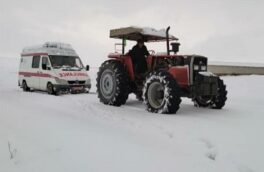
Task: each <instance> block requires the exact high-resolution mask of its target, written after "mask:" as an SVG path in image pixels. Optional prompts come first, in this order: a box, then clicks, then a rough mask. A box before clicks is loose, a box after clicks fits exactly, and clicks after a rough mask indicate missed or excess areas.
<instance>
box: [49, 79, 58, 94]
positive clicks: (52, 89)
mask: <svg viewBox="0 0 264 172" xmlns="http://www.w3.org/2000/svg"><path fill="white" fill-rule="evenodd" d="M47 92H48V94H51V95H57V92H56V91H55V90H54V86H53V85H52V83H50V82H49V83H48V84H47Z"/></svg>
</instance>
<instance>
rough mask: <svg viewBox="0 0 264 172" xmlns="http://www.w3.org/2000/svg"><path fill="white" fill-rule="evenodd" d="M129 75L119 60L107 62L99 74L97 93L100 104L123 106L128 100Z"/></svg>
mask: <svg viewBox="0 0 264 172" xmlns="http://www.w3.org/2000/svg"><path fill="white" fill-rule="evenodd" d="M128 78H129V77H128V74H127V70H126V68H125V66H124V64H123V63H122V62H120V61H117V60H108V61H105V62H104V63H103V64H102V65H101V67H100V68H99V72H98V73H97V79H96V81H97V83H96V87H97V92H98V98H99V99H100V102H102V103H104V104H108V105H113V106H121V105H123V104H125V103H126V100H127V99H128V94H129V92H128Z"/></svg>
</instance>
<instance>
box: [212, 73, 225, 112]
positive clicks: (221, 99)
mask: <svg viewBox="0 0 264 172" xmlns="http://www.w3.org/2000/svg"><path fill="white" fill-rule="evenodd" d="M226 100H227V91H226V85H225V84H224V81H223V80H222V79H220V78H219V79H218V89H217V96H215V97H214V98H213V101H212V104H211V108H213V109H222V107H224V106H225V102H226Z"/></svg>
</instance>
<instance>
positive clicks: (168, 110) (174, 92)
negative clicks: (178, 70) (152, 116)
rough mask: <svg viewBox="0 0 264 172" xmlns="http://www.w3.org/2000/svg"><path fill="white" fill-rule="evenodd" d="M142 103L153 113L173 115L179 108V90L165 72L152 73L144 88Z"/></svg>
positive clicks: (173, 80) (174, 81)
mask: <svg viewBox="0 0 264 172" xmlns="http://www.w3.org/2000/svg"><path fill="white" fill-rule="evenodd" d="M143 95H144V103H145V105H146V106H147V110H148V111H150V112H154V113H164V114H173V113H176V111H177V110H178V109H179V108H180V103H181V89H180V87H179V85H178V84H177V81H176V80H175V79H174V78H173V77H172V76H171V75H170V74H169V73H168V72H166V71H154V72H152V73H150V75H149V76H148V78H147V80H146V83H145V86H144V91H143Z"/></svg>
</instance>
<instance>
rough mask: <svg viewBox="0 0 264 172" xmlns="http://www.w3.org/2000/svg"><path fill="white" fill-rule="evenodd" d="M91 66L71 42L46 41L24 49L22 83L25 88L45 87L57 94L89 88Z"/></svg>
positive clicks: (20, 68)
mask: <svg viewBox="0 0 264 172" xmlns="http://www.w3.org/2000/svg"><path fill="white" fill-rule="evenodd" d="M88 70H89V66H88V65H87V66H86V67H84V66H83V64H82V61H81V59H80V57H79V56H78V55H77V53H76V52H75V50H74V49H73V48H72V47H71V45H70V44H65V43H57V42H46V43H45V44H43V45H41V46H35V47H28V48H24V49H23V51H22V53H21V59H20V66H19V81H18V85H19V86H20V87H21V88H22V89H23V90H24V91H30V90H42V91H47V92H48V93H49V94H54V95H56V94H59V93H62V92H71V93H79V92H89V90H90V88H91V81H90V77H89V75H88V74H87V71H88Z"/></svg>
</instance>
